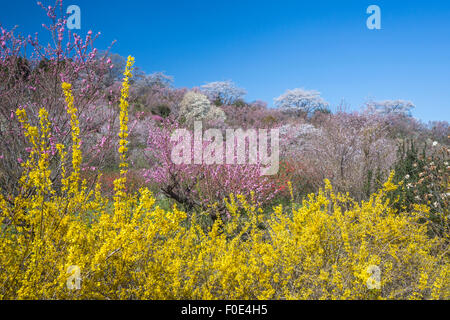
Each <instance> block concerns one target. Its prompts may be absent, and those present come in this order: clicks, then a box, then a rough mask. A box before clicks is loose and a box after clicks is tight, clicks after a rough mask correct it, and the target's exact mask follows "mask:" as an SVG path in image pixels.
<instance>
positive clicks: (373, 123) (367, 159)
mask: <svg viewBox="0 0 450 320" xmlns="http://www.w3.org/2000/svg"><path fill="white" fill-rule="evenodd" d="M280 134H281V140H280V141H281V142H282V148H281V150H282V156H283V157H284V158H285V159H288V160H289V161H290V162H291V165H293V166H294V167H295V170H294V172H293V175H292V177H291V180H293V183H294V186H295V183H297V184H298V187H300V188H305V190H300V191H303V192H304V193H308V192H312V191H314V190H317V188H318V187H319V186H321V185H322V182H323V180H324V179H325V178H328V179H330V180H331V181H332V182H333V183H334V184H335V185H336V188H337V189H338V190H339V191H341V192H350V193H351V194H352V195H353V196H354V197H355V198H357V199H363V198H366V197H367V195H368V194H370V193H371V192H373V191H374V190H375V189H376V187H377V183H378V182H377V181H378V180H383V179H384V178H386V176H387V175H388V173H389V170H390V168H391V166H392V165H393V164H394V162H395V159H396V157H395V150H396V146H395V141H394V140H392V139H390V138H389V136H388V134H389V132H388V130H387V128H386V125H385V122H384V121H383V120H382V119H381V118H379V117H378V116H375V115H367V114H358V113H355V114H347V113H338V114H335V115H327V118H326V119H325V120H323V123H322V124H321V126H320V127H314V126H312V125H310V124H307V123H293V124H291V125H286V126H283V127H281V129H280Z"/></svg>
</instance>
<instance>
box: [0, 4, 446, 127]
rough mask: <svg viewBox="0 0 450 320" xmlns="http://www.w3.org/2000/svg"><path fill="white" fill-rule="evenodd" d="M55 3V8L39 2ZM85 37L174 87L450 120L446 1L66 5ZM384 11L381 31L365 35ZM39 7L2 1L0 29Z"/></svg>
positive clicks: (35, 16)
mask: <svg viewBox="0 0 450 320" xmlns="http://www.w3.org/2000/svg"><path fill="white" fill-rule="evenodd" d="M42 2H43V3H44V4H53V3H54V2H53V1H45V0H44V1H42ZM70 4H76V5H78V6H80V8H81V27H82V28H81V30H80V33H83V34H85V33H86V32H87V31H88V30H93V31H94V32H97V31H101V32H102V36H101V39H100V41H98V42H97V45H98V47H100V48H101V49H103V48H106V47H107V46H108V44H109V43H111V42H112V41H113V40H117V44H116V45H115V46H114V47H113V48H114V49H113V51H114V52H116V53H119V54H121V55H124V56H126V55H128V54H131V55H134V56H135V57H136V61H137V65H138V66H140V67H141V68H142V69H143V70H145V71H146V72H148V73H151V72H155V71H165V72H166V73H167V74H169V75H172V76H173V77H174V79H175V85H176V86H177V87H194V86H199V85H202V84H204V83H206V82H210V81H219V80H233V81H234V82H235V83H236V84H237V85H239V86H241V87H243V88H245V89H246V90H247V91H248V95H247V97H246V98H247V100H249V101H252V100H257V99H259V100H264V101H266V102H268V103H269V105H272V103H273V98H274V97H276V96H279V95H280V94H282V93H283V92H284V91H285V90H286V89H292V88H297V87H303V88H306V89H315V90H318V91H320V92H321V93H322V96H323V97H324V98H325V99H326V100H327V101H329V102H330V103H331V105H332V107H334V106H335V105H336V104H338V103H339V101H340V100H341V99H342V98H345V100H346V101H347V103H349V104H350V106H351V108H352V109H358V108H359V107H360V106H361V105H362V104H363V103H364V102H365V101H366V100H367V99H369V98H372V99H375V100H385V99H405V100H411V101H413V102H414V103H415V104H416V106H417V107H416V109H415V110H414V112H413V115H414V116H415V117H417V118H420V119H422V120H424V121H429V120H447V121H450V1H447V0H444V1H443V0H428V1H417V0H388V1H379V0H369V1H365V0H345V1H344V0H340V1H338V0H333V1H332V0H314V1H313V0H310V1H303V0H296V1H284V0H278V1H275V0H273V1H266V0H258V1H253V0H251V1H250V0H248V1H246V0H226V1H203V0H189V1H178V0H171V1H170V0H164V1H163V0H159V1H153V0H128V1H114V0H110V1H105V0H96V1H93V0H70V1H64V6H65V7H67V6H68V5H70ZM371 4H376V5H378V6H380V8H381V14H382V30H369V29H367V28H366V19H367V18H368V16H369V15H367V14H366V8H367V7H368V6H369V5H371ZM41 11H42V9H40V8H39V7H38V6H37V5H36V4H35V1H32V0H14V1H5V0H2V1H1V6H0V23H1V24H2V25H4V26H7V27H11V26H13V25H16V24H17V25H19V26H20V28H19V30H20V31H21V32H23V33H30V32H33V33H34V32H35V31H40V32H42V27H41V23H43V22H47V17H46V16H45V15H44V14H43V12H41Z"/></svg>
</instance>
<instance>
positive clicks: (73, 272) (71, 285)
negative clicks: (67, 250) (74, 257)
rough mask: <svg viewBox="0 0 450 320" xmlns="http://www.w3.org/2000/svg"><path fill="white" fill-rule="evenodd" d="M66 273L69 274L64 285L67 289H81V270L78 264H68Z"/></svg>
mask: <svg viewBox="0 0 450 320" xmlns="http://www.w3.org/2000/svg"><path fill="white" fill-rule="evenodd" d="M67 273H68V274H70V276H69V278H68V279H67V282H66V285H67V289H69V290H80V289H81V270H80V267H78V266H70V267H69V268H68V269H67Z"/></svg>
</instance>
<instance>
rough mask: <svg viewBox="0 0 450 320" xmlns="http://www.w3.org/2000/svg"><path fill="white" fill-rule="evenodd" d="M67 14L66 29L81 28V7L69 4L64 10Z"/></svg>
mask: <svg viewBox="0 0 450 320" xmlns="http://www.w3.org/2000/svg"><path fill="white" fill-rule="evenodd" d="M66 13H67V14H70V16H68V17H67V29H69V30H73V29H78V30H79V29H81V9H80V7H79V6H77V5H74V4H73V5H70V6H68V7H67V10H66Z"/></svg>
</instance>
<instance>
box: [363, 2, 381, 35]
mask: <svg viewBox="0 0 450 320" xmlns="http://www.w3.org/2000/svg"><path fill="white" fill-rule="evenodd" d="M366 13H367V14H370V16H369V17H368V18H367V22H366V25H367V28H368V29H369V30H374V29H376V30H380V29H381V9H380V7H379V6H377V5H375V4H373V5H371V6H369V7H368V8H367V10H366Z"/></svg>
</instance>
